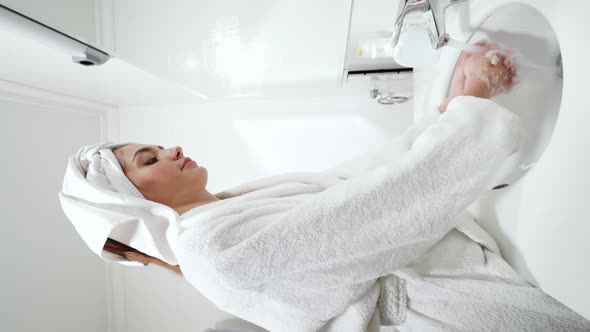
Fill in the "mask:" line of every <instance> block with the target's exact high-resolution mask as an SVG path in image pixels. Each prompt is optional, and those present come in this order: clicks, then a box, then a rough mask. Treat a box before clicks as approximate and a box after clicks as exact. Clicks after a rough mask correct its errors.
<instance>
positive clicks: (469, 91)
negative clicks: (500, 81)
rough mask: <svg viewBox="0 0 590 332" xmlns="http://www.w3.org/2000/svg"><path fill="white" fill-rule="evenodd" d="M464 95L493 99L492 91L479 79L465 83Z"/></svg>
mask: <svg viewBox="0 0 590 332" xmlns="http://www.w3.org/2000/svg"><path fill="white" fill-rule="evenodd" d="M463 95H464V96H473V97H479V98H485V99H489V98H491V97H492V96H491V93H490V89H489V88H488V87H487V85H486V83H485V82H483V81H480V80H477V79H471V80H467V82H466V83H465V89H464V90H463Z"/></svg>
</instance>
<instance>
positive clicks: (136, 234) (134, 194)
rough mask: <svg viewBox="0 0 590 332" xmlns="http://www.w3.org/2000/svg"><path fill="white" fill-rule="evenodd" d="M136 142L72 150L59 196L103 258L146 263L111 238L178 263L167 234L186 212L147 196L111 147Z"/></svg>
mask: <svg viewBox="0 0 590 332" xmlns="http://www.w3.org/2000/svg"><path fill="white" fill-rule="evenodd" d="M125 144H130V143H108V142H107V143H101V144H93V145H88V146H84V147H81V148H80V149H79V150H78V151H77V153H76V154H74V155H72V156H70V158H69V159H68V165H67V168H66V173H65V175H64V179H63V186H62V191H61V192H60V193H59V199H60V202H61V206H62V209H63V211H64V213H65V214H66V216H67V217H68V219H69V220H70V222H71V223H72V225H74V227H75V229H76V231H77V232H78V234H79V235H80V237H81V238H82V239H83V240H84V242H85V243H86V245H87V246H88V247H89V248H90V250H92V251H93V252H94V253H95V254H97V255H98V256H99V257H100V258H101V259H102V260H104V261H110V262H115V263H119V264H123V265H131V266H144V265H143V264H142V263H140V262H135V261H129V260H127V259H126V258H124V257H120V256H118V255H115V254H113V253H110V252H108V251H105V250H103V247H104V244H105V242H106V241H107V238H109V237H110V238H112V239H113V240H116V241H119V242H121V243H123V244H126V245H128V246H130V247H132V248H134V249H136V250H139V251H141V252H143V253H145V254H148V255H150V256H153V257H156V258H158V259H161V260H163V261H164V262H167V263H168V264H171V265H177V264H178V263H177V260H176V257H175V256H174V254H173V252H172V249H171V248H170V245H169V240H168V238H167V235H170V234H173V235H174V234H176V233H177V232H176V228H175V227H176V224H177V223H178V221H179V220H180V216H179V215H178V213H177V212H176V211H174V210H173V209H172V208H170V207H168V206H165V205H163V204H160V203H156V202H152V201H149V200H146V199H145V198H144V197H143V195H142V194H141V193H140V192H139V190H137V188H135V186H134V185H133V184H132V183H131V181H129V179H128V178H127V177H126V176H125V174H124V173H123V170H122V168H121V166H120V164H119V162H118V160H117V158H116V157H115V155H114V154H113V152H112V151H111V150H110V149H112V148H114V147H117V146H121V145H125Z"/></svg>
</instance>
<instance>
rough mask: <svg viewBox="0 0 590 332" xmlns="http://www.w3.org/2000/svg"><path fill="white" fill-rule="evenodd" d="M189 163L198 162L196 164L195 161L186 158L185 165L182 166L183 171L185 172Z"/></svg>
mask: <svg viewBox="0 0 590 332" xmlns="http://www.w3.org/2000/svg"><path fill="white" fill-rule="evenodd" d="M189 163H195V164H196V162H195V161H194V160H192V159H191V158H189V157H186V158H185V159H184V164H182V169H183V170H184V168H185V167H186V165H188V164H189Z"/></svg>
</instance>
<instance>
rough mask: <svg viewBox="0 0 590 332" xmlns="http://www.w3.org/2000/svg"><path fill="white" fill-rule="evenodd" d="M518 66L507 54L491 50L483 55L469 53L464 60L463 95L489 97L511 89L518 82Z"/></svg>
mask: <svg viewBox="0 0 590 332" xmlns="http://www.w3.org/2000/svg"><path fill="white" fill-rule="evenodd" d="M517 71H518V68H517V66H516V65H514V64H513V63H512V61H511V60H510V59H509V58H508V57H507V55H506V54H505V53H503V52H501V51H499V50H492V51H489V52H487V53H486V54H485V55H481V54H475V55H471V56H470V57H469V58H468V59H467V60H466V61H465V67H464V72H465V89H464V91H463V95H465V96H475V97H480V98H491V97H494V96H497V95H499V94H502V93H507V92H510V90H512V88H513V87H514V85H515V84H516V83H517V82H518V79H513V78H514V77H516V74H517Z"/></svg>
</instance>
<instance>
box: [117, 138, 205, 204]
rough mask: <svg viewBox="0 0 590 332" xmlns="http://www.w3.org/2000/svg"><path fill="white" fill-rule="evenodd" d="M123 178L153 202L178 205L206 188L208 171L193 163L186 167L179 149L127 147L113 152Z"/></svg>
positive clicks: (137, 145) (136, 145) (143, 146)
mask: <svg viewBox="0 0 590 332" xmlns="http://www.w3.org/2000/svg"><path fill="white" fill-rule="evenodd" d="M114 153H115V155H116V156H117V159H118V160H119V163H121V166H122V167H123V171H124V172H125V175H126V176H127V177H128V178H129V180H131V182H132V183H133V184H134V185H135V187H137V189H138V190H139V191H140V192H141V193H142V194H143V196H144V197H145V198H146V199H148V200H150V201H154V202H158V203H161V204H165V205H167V206H170V207H176V206H181V205H183V204H186V203H187V202H190V200H191V199H194V197H197V196H198V194H199V193H200V192H202V191H203V190H205V186H206V185H207V170H206V169H205V168H204V167H202V166H198V165H197V164H196V163H195V162H194V161H191V162H190V163H188V164H186V166H184V162H185V160H186V159H187V158H186V157H184V155H183V154H182V148H181V147H179V146H177V147H174V148H170V149H164V148H163V147H161V146H158V145H148V144H128V145H125V146H123V147H120V148H118V149H116V150H115V151H114ZM183 166H184V167H183Z"/></svg>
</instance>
